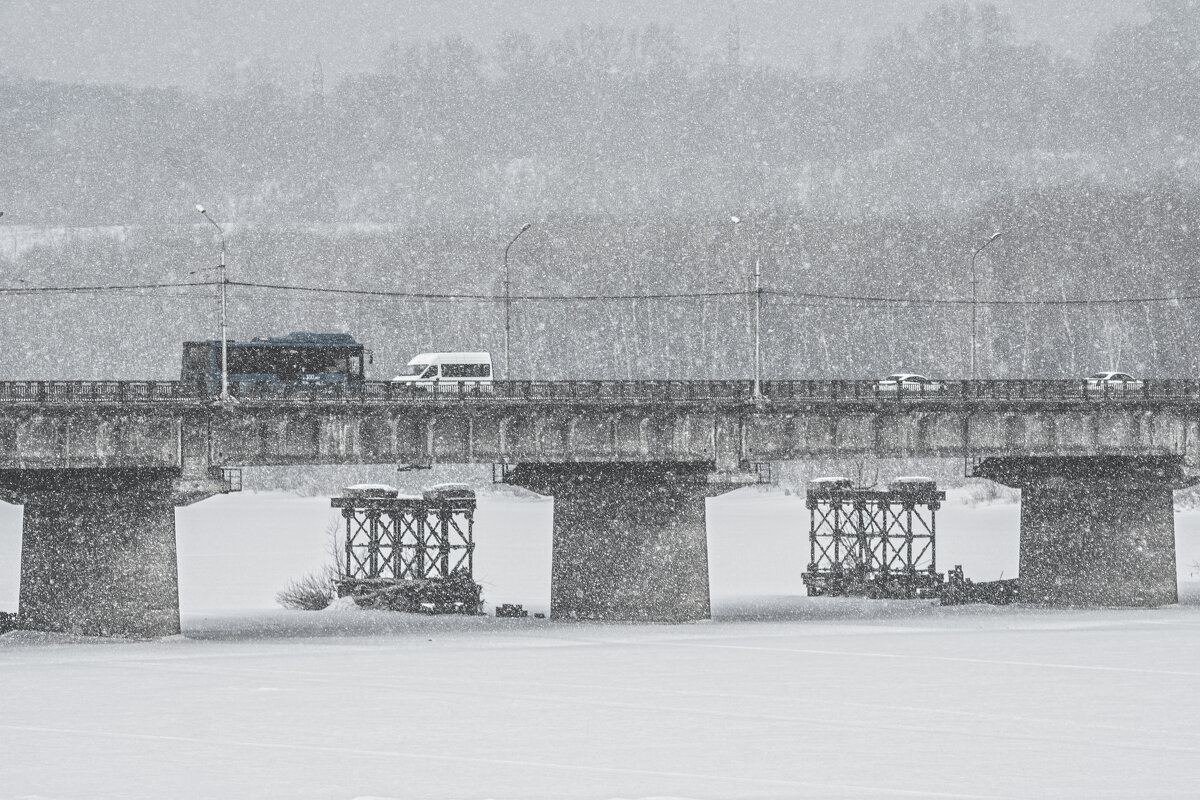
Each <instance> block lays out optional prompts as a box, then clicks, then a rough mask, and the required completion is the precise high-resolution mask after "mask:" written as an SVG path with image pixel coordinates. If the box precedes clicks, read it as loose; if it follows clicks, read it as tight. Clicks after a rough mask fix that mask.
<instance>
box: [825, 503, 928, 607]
mask: <svg viewBox="0 0 1200 800" xmlns="http://www.w3.org/2000/svg"><path fill="white" fill-rule="evenodd" d="M945 497H946V494H945V492H939V491H936V489H931V488H929V487H924V488H921V489H919V490H916V491H914V490H913V489H911V488H899V489H895V490H890V491H886V492H883V491H873V490H869V489H854V488H850V487H837V488H828V487H821V488H819V489H815V490H814V489H810V490H809V492H808V495H807V498H806V504H807V506H808V510H809V539H808V540H809V564H808V569H807V570H806V571H805V573H804V575H803V580H804V584H805V586H806V588H807V589H808V593H809V595H810V596H819V595H865V596H868V597H896V598H910V599H911V598H915V597H921V596H925V595H927V594H931V593H932V592H933V591H934V590H935V589H936V588H937V587H938V586H939V585H940V583H941V576H940V575H939V574H938V572H937V549H936V547H937V545H936V538H937V521H936V517H937V510H938V509H939V508H940V507H941V501H942V500H944V499H945Z"/></svg>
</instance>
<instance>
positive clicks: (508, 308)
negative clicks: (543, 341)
mask: <svg viewBox="0 0 1200 800" xmlns="http://www.w3.org/2000/svg"><path fill="white" fill-rule="evenodd" d="M532 227H533V223H532V222H526V223H525V224H524V225H522V226H521V230H519V231H517V235H516V236H514V237H513V238H512V240H511V241H509V243H508V244H507V245H505V246H504V380H509V378H510V377H511V376H510V373H509V371H508V366H509V364H508V355H509V350H508V347H509V339H510V338H511V336H512V292H511V291H510V290H509V288H510V282H509V279H508V277H509V276H508V248H510V247H512V246H513V244H514V243H515V242H516V241H517V239H520V238H521V234H522V233H524V232H525V231H527V230H529V229H530V228H532Z"/></svg>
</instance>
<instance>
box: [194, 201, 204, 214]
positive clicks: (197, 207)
mask: <svg viewBox="0 0 1200 800" xmlns="http://www.w3.org/2000/svg"><path fill="white" fill-rule="evenodd" d="M196 210H197V211H199V212H200V213H201V214H204V213H206V212H205V210H204V206H202V205H200V204H199V203H197V204H196Z"/></svg>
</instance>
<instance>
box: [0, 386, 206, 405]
mask: <svg viewBox="0 0 1200 800" xmlns="http://www.w3.org/2000/svg"><path fill="white" fill-rule="evenodd" d="M187 397H189V395H188V393H187V392H186V391H184V388H183V384H181V383H179V382H178V381H0V402H17V403H75V402H125V401H131V402H135V401H151V400H179V399H184V398H187Z"/></svg>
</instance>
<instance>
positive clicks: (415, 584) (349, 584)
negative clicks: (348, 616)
mask: <svg viewBox="0 0 1200 800" xmlns="http://www.w3.org/2000/svg"><path fill="white" fill-rule="evenodd" d="M330 504H331V505H332V506H333V507H334V508H340V509H341V510H342V517H343V518H345V520H346V537H345V541H344V543H343V558H344V560H343V563H342V565H341V570H340V571H341V574H340V575H339V577H338V580H337V589H338V596H339V597H354V598H355V602H356V603H358V604H359V605H366V606H372V607H376V608H389V609H392V610H396V611H424V612H430V613H445V612H454V613H470V614H475V613H479V609H480V605H481V598H480V587H479V585H478V584H476V583H475V579H474V569H475V564H474V558H475V555H474V554H475V538H474V528H475V493H474V492H473V491H472V490H471V489H470V488H468V487H466V486H462V485H459V484H443V485H440V486H435V487H432V488H430V489H427V490H425V492H424V493H423V494H421V495H419V496H416V495H414V496H401V495H400V494H399V493H398V492H397V490H395V489H393V488H392V487H389V486H375V485H369V486H367V485H365V486H358V487H349V488H348V489H347V490H346V493H345V496H343V497H334V498H333V499H332V500H331V501H330Z"/></svg>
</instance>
